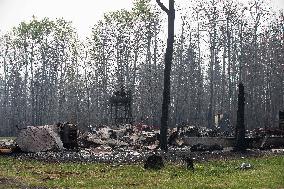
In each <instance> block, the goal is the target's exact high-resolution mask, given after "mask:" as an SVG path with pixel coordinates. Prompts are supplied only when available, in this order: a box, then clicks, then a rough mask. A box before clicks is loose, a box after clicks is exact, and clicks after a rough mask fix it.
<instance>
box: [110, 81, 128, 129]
mask: <svg viewBox="0 0 284 189" xmlns="http://www.w3.org/2000/svg"><path fill="white" fill-rule="evenodd" d="M131 103H132V94H131V91H130V90H127V91H125V89H124V87H123V86H122V87H121V88H120V90H118V91H116V92H114V93H113V95H112V96H111V97H110V111H111V112H110V114H111V115H110V117H111V122H112V124H115V125H119V124H126V123H131V122H132V110H131Z"/></svg>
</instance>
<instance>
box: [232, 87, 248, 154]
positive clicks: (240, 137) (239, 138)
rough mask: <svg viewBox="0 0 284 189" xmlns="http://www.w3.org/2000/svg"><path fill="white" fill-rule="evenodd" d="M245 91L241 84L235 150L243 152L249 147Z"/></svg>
mask: <svg viewBox="0 0 284 189" xmlns="http://www.w3.org/2000/svg"><path fill="white" fill-rule="evenodd" d="M244 115H245V91H244V85H243V84H242V83H240V84H239V94H238V111H237V125H236V133H235V136H236V144H235V150H238V151H243V150H245V149H246V147H247V142H246V140H245V130H246V129H245V123H244Z"/></svg>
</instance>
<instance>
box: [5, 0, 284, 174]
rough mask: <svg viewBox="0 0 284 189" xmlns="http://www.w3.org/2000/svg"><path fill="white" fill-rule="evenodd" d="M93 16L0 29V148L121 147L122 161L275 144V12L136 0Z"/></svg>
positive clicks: (216, 1) (279, 49)
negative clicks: (84, 27) (82, 23)
mask: <svg viewBox="0 0 284 189" xmlns="http://www.w3.org/2000/svg"><path fill="white" fill-rule="evenodd" d="M93 24H94V25H93V27H92V29H90V30H91V34H90V35H89V36H86V37H85V38H82V37H81V36H79V35H78V32H77V30H76V28H75V27H74V26H73V24H72V22H71V21H68V20H65V19H64V18H57V19H51V18H48V17H45V18H41V19H39V18H37V17H36V16H33V17H32V18H31V19H30V20H29V21H23V22H21V23H20V24H19V25H16V26H14V27H13V29H11V30H10V31H8V32H1V33H0V135H1V137H17V139H16V140H15V141H10V140H8V141H4V142H3V141H2V142H1V146H2V147H5V146H6V147H7V148H8V149H10V150H15V151H17V150H20V151H24V152H32V153H34V152H46V153H47V154H45V155H46V156H47V157H49V155H48V151H62V150H66V149H68V150H71V151H69V152H68V153H77V151H78V150H79V152H80V154H79V155H78V154H77V155H78V156H80V158H83V159H88V160H89V159H90V158H91V157H92V155H93V156H95V157H96V158H99V157H97V156H96V155H98V154H100V153H101V152H102V153H103V154H104V155H105V157H108V156H109V158H114V159H115V157H116V156H115V155H114V154H113V153H114V152H115V153H120V154H128V155H121V156H122V157H121V159H119V158H118V160H117V161H118V162H120V161H122V162H123V161H126V160H125V159H124V158H127V157H128V156H129V157H131V158H132V159H131V158H130V159H131V160H127V161H134V162H135V161H139V160H141V159H143V158H145V157H147V155H149V154H151V151H156V150H158V149H159V148H161V149H162V150H163V151H165V152H167V151H168V147H169V149H170V150H174V149H182V150H185V151H183V152H184V153H188V152H189V151H186V150H187V149H190V151H191V152H196V151H203V152H205V151H215V150H217V151H218V150H219V151H220V150H221V151H222V150H224V149H225V148H227V147H233V148H234V150H237V151H238V150H240V151H244V150H246V149H248V148H257V149H267V148H278V147H283V144H284V139H283V135H284V125H283V123H284V117H283V113H284V13H283V10H282V11H279V10H274V9H273V8H272V7H271V6H270V5H269V3H268V2H266V1H262V0H260V1H256V0H254V1H250V2H247V3H243V2H242V1H231V0H211V1H202V0H196V1H192V2H183V3H181V2H180V4H179V1H176V2H175V1H173V0H169V3H168V4H166V3H165V4H163V1H160V0H156V1H150V0H135V1H133V4H132V8H131V9H122V10H117V11H110V12H107V13H105V14H104V17H103V18H102V19H100V20H99V21H98V22H97V23H93ZM0 29H1V28H0ZM160 131H161V132H160ZM9 146H10V147H9ZM81 148H83V150H82V149H81ZM80 149H81V151H80ZM72 150H73V151H72ZM74 150H75V151H74ZM76 150H77V151H76ZM129 150H130V151H129ZM135 150H136V151H135ZM183 152H182V153H180V154H179V157H180V158H181V159H185V160H186V162H188V168H189V169H192V170H193V169H194V168H193V164H192V159H191V158H189V157H186V156H184V154H183ZM129 153H130V155H129ZM60 154H61V155H62V156H64V157H65V156H66V154H65V155H64V153H61V152H60V153H59V154H57V155H58V157H57V158H58V159H60V158H61V155H60ZM86 154H88V155H86ZM29 155H30V156H32V157H35V158H36V157H37V154H24V156H29ZM98 156H100V155H98ZM68 157H69V156H68ZM100 157H101V156H100ZM149 157H151V158H152V159H150V160H149V162H148V164H147V165H146V166H145V167H151V162H155V161H160V160H161V159H160V157H155V156H149ZM96 158H95V159H96ZM171 158H173V157H171ZM171 158H170V159H171ZM51 159H52V158H51ZM63 159H64V158H63ZM67 159H68V158H67ZM91 159H92V158H91ZM114 159H111V161H116V160H114ZM174 159H175V158H174ZM101 161H102V162H108V161H110V159H107V158H106V159H103V160H101ZM159 165H160V166H158V167H163V166H164V164H163V162H159Z"/></svg>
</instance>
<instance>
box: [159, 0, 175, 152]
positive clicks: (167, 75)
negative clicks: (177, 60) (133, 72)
mask: <svg viewBox="0 0 284 189" xmlns="http://www.w3.org/2000/svg"><path fill="white" fill-rule="evenodd" d="M156 2H157V3H158V5H159V6H160V7H161V9H162V10H163V11H165V12H166V13H167V14H168V40H167V49H166V54H165V69H164V91H163V104H162V117H161V126H160V133H161V137H160V147H161V150H163V151H168V145H167V132H168V117H169V104H170V89H171V66H172V58H173V46H174V22H175V9H174V0H169V9H167V8H166V7H165V6H164V4H163V3H161V1H160V0H156Z"/></svg>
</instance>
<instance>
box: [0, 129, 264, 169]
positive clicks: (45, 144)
mask: <svg viewBox="0 0 284 189" xmlns="http://www.w3.org/2000/svg"><path fill="white" fill-rule="evenodd" d="M220 135H222V133H218V130H210V129H206V128H202V127H194V126H183V127H176V128H170V129H169V130H168V144H169V152H168V153H164V152H162V151H160V150H159V139H160V134H159V130H157V129H156V128H154V127H149V126H147V125H138V126H132V125H130V124H125V125H120V126H113V127H111V126H101V127H95V128H91V129H90V131H89V132H83V133H82V132H79V131H78V130H77V127H76V125H73V124H69V123H64V124H56V125H46V126H37V127H32V126H29V127H27V128H25V129H22V130H21V132H20V133H19V135H18V137H17V139H16V140H15V142H14V143H13V142H12V143H9V144H8V143H7V144H5V143H3V144H1V143H0V146H2V148H3V147H4V146H5V145H6V146H7V147H8V148H9V149H12V146H14V147H13V148H17V147H18V148H19V149H20V150H21V151H22V152H26V153H15V154H13V155H14V156H16V157H17V158H32V159H36V160H44V161H51V162H70V161H71V162H73V161H80V162H104V163H135V162H144V161H145V160H147V158H148V157H149V156H152V155H153V154H156V155H157V156H162V157H163V159H164V160H165V161H172V162H177V161H184V159H185V158H184V157H188V158H190V159H191V158H194V159H196V160H198V161H203V160H204V158H205V159H206V158H215V157H217V156H218V157H221V158H222V156H224V157H227V156H230V154H231V153H233V152H231V150H230V149H232V148H228V145H227V146H226V148H225V147H223V146H221V145H220V144H222V145H223V143H222V142H220V139H221V137H219V138H216V137H215V138H214V137H213V136H220ZM206 136H209V137H206ZM199 137H200V138H199ZM212 138H213V139H212ZM189 139H190V140H189ZM222 140H224V139H222ZM230 140H231V139H230ZM209 141H211V142H209ZM217 143H218V144H217ZM265 143H267V142H265ZM259 153H262V152H260V151H257V152H256V154H259ZM235 155H236V154H234V156H235ZM151 161H152V160H151ZM151 161H150V163H151ZM187 162H189V161H187ZM149 166H150V165H149ZM146 167H148V165H147V166H146Z"/></svg>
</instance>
